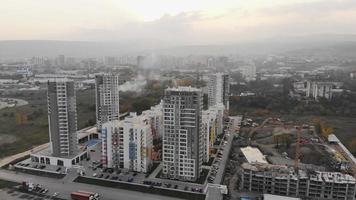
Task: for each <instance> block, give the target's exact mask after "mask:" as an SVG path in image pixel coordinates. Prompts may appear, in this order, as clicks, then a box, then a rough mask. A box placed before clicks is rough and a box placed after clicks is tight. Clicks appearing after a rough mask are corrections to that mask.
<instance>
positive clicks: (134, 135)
mask: <svg viewBox="0 0 356 200" xmlns="http://www.w3.org/2000/svg"><path fill="white" fill-rule="evenodd" d="M101 135H102V137H101V140H102V159H101V161H102V163H103V166H104V167H108V168H115V169H119V168H120V169H127V170H129V171H136V172H143V173H146V172H148V171H149V170H150V168H151V166H152V161H151V152H152V147H153V137H152V130H151V124H150V118H149V117H148V116H145V115H137V114H136V113H130V115H129V116H128V117H126V118H125V119H124V120H121V121H118V120H115V121H111V122H106V123H104V124H103V125H102V134H101Z"/></svg>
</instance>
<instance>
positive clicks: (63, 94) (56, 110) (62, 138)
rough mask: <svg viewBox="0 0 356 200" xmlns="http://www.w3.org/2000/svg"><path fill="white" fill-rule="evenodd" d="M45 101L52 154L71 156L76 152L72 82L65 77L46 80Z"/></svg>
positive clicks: (75, 112) (75, 116) (75, 120)
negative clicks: (46, 103)
mask: <svg viewBox="0 0 356 200" xmlns="http://www.w3.org/2000/svg"><path fill="white" fill-rule="evenodd" d="M47 101H48V124H49V138H50V148H51V152H52V155H53V156H56V157H68V156H73V155H75V154H76V153H77V152H78V148H77V144H78V142H77V133H76V131H77V107H76V96H75V90H74V82H73V81H69V80H66V79H57V80H54V81H48V92H47Z"/></svg>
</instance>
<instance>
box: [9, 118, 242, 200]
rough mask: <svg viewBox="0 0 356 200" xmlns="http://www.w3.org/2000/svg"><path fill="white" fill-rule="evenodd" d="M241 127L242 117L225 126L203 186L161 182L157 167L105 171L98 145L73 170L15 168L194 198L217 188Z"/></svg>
mask: <svg viewBox="0 0 356 200" xmlns="http://www.w3.org/2000/svg"><path fill="white" fill-rule="evenodd" d="M240 123H241V117H233V118H230V120H229V121H226V122H225V129H224V134H222V136H220V138H219V139H218V143H217V144H216V146H215V148H216V153H215V154H214V155H213V160H212V163H211V166H208V165H204V166H203V169H204V170H209V172H208V176H207V178H206V180H205V181H204V182H203V183H202V184H198V183H191V182H182V181H178V180H168V179H161V178H159V177H158V176H157V174H158V173H159V171H160V170H161V167H162V166H160V165H159V166H157V169H156V170H154V171H153V172H152V173H151V174H145V173H137V172H129V171H128V170H127V169H126V170H125V169H121V170H113V169H105V168H103V167H102V165H101V164H100V148H99V147H100V145H98V147H97V148H96V149H94V150H92V151H90V153H89V159H87V160H83V161H81V162H80V163H79V165H77V166H76V167H75V168H71V169H67V168H65V167H58V166H50V165H45V164H39V163H32V162H31V161H30V160H29V159H28V160H25V161H23V162H21V163H18V164H17V165H16V167H17V168H22V169H31V170H35V171H39V172H51V173H54V174H62V175H64V176H65V177H64V178H63V179H62V182H63V184H64V183H65V182H72V181H74V180H75V179H76V178H77V177H79V176H82V177H86V178H90V179H91V180H94V183H92V184H95V180H98V182H99V181H107V182H114V183H115V182H116V183H124V184H132V185H137V184H138V185H143V186H149V187H152V188H162V189H168V190H172V191H184V192H192V193H197V194H202V193H205V192H206V191H205V189H206V188H205V187H206V184H207V183H215V184H220V183H221V180H222V177H223V175H224V171H225V165H226V162H227V159H228V156H229V152H230V148H231V142H232V140H233V137H234V134H235V133H237V132H238V131H236V130H238V129H239V126H240ZM38 192H39V193H40V194H42V192H43V194H46V193H47V192H48V191H46V189H45V188H44V189H43V188H42V189H40V190H39V191H38ZM55 193H56V192H55V191H54V192H53V191H50V193H49V195H50V196H52V195H55Z"/></svg>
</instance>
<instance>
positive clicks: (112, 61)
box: [104, 56, 117, 67]
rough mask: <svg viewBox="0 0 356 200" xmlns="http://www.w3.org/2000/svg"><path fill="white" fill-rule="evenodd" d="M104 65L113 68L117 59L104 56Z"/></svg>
mask: <svg viewBox="0 0 356 200" xmlns="http://www.w3.org/2000/svg"><path fill="white" fill-rule="evenodd" d="M104 64H105V65H106V66H111V67H112V66H115V65H116V64H117V58H116V57H114V56H106V57H105V58H104Z"/></svg>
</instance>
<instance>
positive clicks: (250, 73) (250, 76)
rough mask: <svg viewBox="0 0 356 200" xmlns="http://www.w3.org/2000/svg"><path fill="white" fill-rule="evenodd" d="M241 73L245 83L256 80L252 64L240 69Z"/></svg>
mask: <svg viewBox="0 0 356 200" xmlns="http://www.w3.org/2000/svg"><path fill="white" fill-rule="evenodd" d="M241 72H242V75H243V77H244V78H245V80H246V81H255V80H256V65H255V64H254V63H251V64H249V65H245V66H243V67H241Z"/></svg>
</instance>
